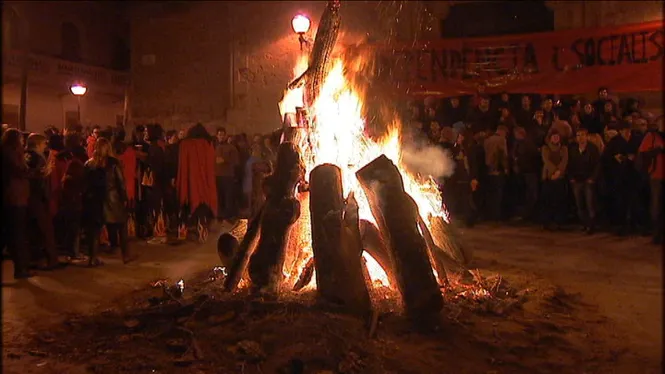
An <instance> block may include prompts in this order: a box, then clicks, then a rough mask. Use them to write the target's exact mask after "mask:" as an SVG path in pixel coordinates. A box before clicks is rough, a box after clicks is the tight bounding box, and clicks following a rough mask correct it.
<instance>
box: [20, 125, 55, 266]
mask: <svg viewBox="0 0 665 374" xmlns="http://www.w3.org/2000/svg"><path fill="white" fill-rule="evenodd" d="M45 150H46V138H45V137H44V136H43V135H40V134H35V133H32V134H30V136H28V146H27V150H26V153H25V162H26V164H27V165H28V169H30V170H31V171H32V173H31V177H30V198H29V199H28V215H29V217H30V219H31V220H32V221H33V222H34V223H35V226H36V228H37V230H38V232H39V234H38V235H37V236H36V237H38V238H39V241H40V242H41V243H40V245H41V247H42V249H43V250H44V254H45V255H46V267H45V268H43V270H52V269H55V268H58V267H62V266H63V265H64V264H60V263H59V262H58V253H57V250H56V244H55V232H54V230H53V219H52V217H51V214H50V211H49V199H50V196H49V191H48V186H47V183H46V174H47V173H48V170H47V169H46V159H45V158H44V151H45Z"/></svg>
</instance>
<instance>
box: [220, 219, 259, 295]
mask: <svg viewBox="0 0 665 374" xmlns="http://www.w3.org/2000/svg"><path fill="white" fill-rule="evenodd" d="M262 213H263V212H262V210H261V211H260V212H259V213H258V216H259V217H261V216H262ZM260 227H261V218H259V219H255V220H253V221H252V222H251V223H249V225H248V226H247V232H246V233H245V236H244V237H243V238H242V241H241V242H240V245H239V246H238V249H237V250H236V252H235V255H234V256H233V259H232V260H231V264H230V266H227V268H228V269H229V273H228V274H229V275H228V276H227V277H226V280H225V281H224V290H225V291H227V292H233V291H235V289H236V288H237V287H238V284H240V280H241V279H242V276H243V274H244V273H245V270H246V269H247V265H248V263H249V259H250V256H251V255H252V253H253V252H254V249H255V247H256V243H257V239H258V236H259V229H260ZM220 239H221V238H220ZM226 240H228V238H227V239H226Z"/></svg>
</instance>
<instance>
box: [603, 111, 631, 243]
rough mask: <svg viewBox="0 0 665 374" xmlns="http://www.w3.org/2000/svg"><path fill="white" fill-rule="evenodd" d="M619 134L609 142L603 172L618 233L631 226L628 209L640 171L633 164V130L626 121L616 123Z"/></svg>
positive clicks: (611, 219)
mask: <svg viewBox="0 0 665 374" xmlns="http://www.w3.org/2000/svg"><path fill="white" fill-rule="evenodd" d="M613 127H615V128H616V131H617V135H616V136H614V137H613V138H612V139H610V141H609V142H608V143H607V146H606V147H605V151H604V152H603V156H602V165H603V166H602V171H603V175H604V177H605V184H606V187H607V191H608V192H609V194H610V196H609V197H610V199H609V200H608V202H609V206H608V207H606V208H608V210H609V216H610V217H609V218H610V224H611V225H612V226H613V228H614V231H615V233H616V234H618V235H623V234H625V233H626V231H627V229H628V212H629V208H630V202H631V199H632V198H633V196H632V195H633V194H634V193H635V187H636V181H637V175H636V174H637V170H636V169H635V167H634V160H635V153H636V151H637V150H632V149H631V148H632V147H631V144H630V137H631V130H630V125H629V124H628V123H626V122H621V123H616V125H614V126H613Z"/></svg>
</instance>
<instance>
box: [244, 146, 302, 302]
mask: <svg viewBox="0 0 665 374" xmlns="http://www.w3.org/2000/svg"><path fill="white" fill-rule="evenodd" d="M303 170H304V167H303V165H302V161H301V159H300V155H299V154H298V151H297V150H296V148H295V146H294V145H293V143H289V142H287V143H282V144H280V145H279V148H278V150H277V162H276V165H275V171H274V173H273V174H272V175H270V176H269V177H267V178H266V181H265V184H266V202H265V204H264V206H263V213H262V215H261V219H260V224H259V226H260V236H259V239H258V244H257V245H256V250H255V251H254V253H253V254H252V256H251V258H250V261H249V277H250V279H251V281H252V287H253V290H254V291H260V292H267V293H271V294H276V293H278V291H279V286H280V285H281V282H282V280H283V277H284V275H283V273H282V268H283V266H284V259H285V255H286V243H287V240H286V239H287V236H288V234H289V230H290V228H291V226H292V225H293V224H294V223H295V222H296V220H297V219H298V217H299V216H300V203H299V202H298V200H297V199H296V198H295V196H294V193H295V188H296V184H297V183H298V182H299V181H300V180H301V179H302V175H303Z"/></svg>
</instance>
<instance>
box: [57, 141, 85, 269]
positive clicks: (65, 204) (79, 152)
mask: <svg viewBox="0 0 665 374" xmlns="http://www.w3.org/2000/svg"><path fill="white" fill-rule="evenodd" d="M58 159H59V160H60V161H61V162H62V163H64V164H65V172H64V176H63V178H62V194H61V204H60V209H59V215H60V216H61V217H62V221H63V232H62V238H63V239H62V243H63V246H64V247H65V248H66V249H67V250H68V253H69V255H70V256H71V259H72V261H76V262H78V261H85V260H86V257H85V256H83V255H81V253H80V243H81V240H80V238H81V215H82V212H83V191H84V179H83V172H84V166H83V165H84V164H85V162H86V161H87V158H86V152H85V150H84V149H83V148H82V147H81V146H80V141H79V135H78V133H76V132H72V133H68V134H67V135H66V136H65V150H64V151H63V152H60V153H58Z"/></svg>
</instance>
